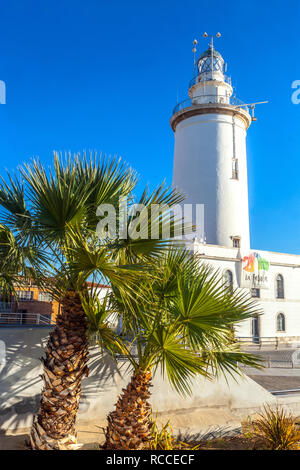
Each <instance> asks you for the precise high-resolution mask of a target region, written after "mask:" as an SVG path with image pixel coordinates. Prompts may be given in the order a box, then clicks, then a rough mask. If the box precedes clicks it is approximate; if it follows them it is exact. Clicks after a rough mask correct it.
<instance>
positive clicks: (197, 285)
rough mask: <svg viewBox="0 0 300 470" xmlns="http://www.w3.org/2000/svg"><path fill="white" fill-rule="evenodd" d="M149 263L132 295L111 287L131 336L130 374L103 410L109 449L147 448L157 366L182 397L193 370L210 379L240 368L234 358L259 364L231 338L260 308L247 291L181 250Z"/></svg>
mask: <svg viewBox="0 0 300 470" xmlns="http://www.w3.org/2000/svg"><path fill="white" fill-rule="evenodd" d="M153 269H154V272H155V274H153V276H152V277H151V278H146V279H144V281H143V282H141V283H140V284H139V288H138V289H136V297H135V299H133V298H132V296H131V298H130V299H127V298H124V295H123V294H122V293H120V292H119V291H118V289H113V294H112V298H111V305H112V307H113V309H114V310H115V311H116V312H117V313H118V314H119V315H120V316H121V317H122V321H123V334H124V335H125V336H128V335H130V334H133V338H132V347H131V348H128V350H127V355H128V359H129V361H130V363H131V366H132V369H133V375H132V378H131V381H130V383H129V384H128V386H127V387H126V388H125V389H123V391H122V394H121V395H120V397H119V398H118V401H117V403H116V407H115V410H114V411H112V412H111V413H110V414H109V415H108V418H107V420H108V426H107V429H106V442H105V445H104V447H105V448H106V449H127V450H128V449H140V448H145V447H147V446H149V443H150V440H151V429H152V426H153V423H152V420H151V406H150V404H149V402H148V399H149V398H150V387H151V380H152V376H153V372H155V371H156V370H157V369H158V368H161V370H162V372H163V374H166V376H167V378H168V380H169V381H170V383H171V385H172V386H173V387H174V388H175V389H176V390H177V391H178V392H179V393H181V394H182V395H185V394H187V393H190V390H191V388H190V385H191V380H192V379H193V378H194V377H195V376H196V375H198V374H200V375H202V376H205V377H207V378H210V379H212V378H213V377H215V376H216V375H218V374H219V373H222V372H223V373H226V372H227V373H230V374H234V373H239V370H240V369H239V364H245V365H251V366H257V367H258V366H259V361H258V359H257V358H256V357H254V356H252V355H249V354H246V353H243V352H242V351H240V349H239V346H238V344H236V343H235V342H233V341H232V335H231V328H232V326H233V325H235V324H236V323H238V322H241V321H244V320H245V319H248V318H250V317H252V316H253V315H254V314H256V313H257V307H256V304H255V303H254V302H253V301H252V300H251V299H249V298H248V297H247V295H245V294H244V293H239V292H237V291H235V292H231V291H229V289H228V287H226V286H225V285H224V284H223V282H222V278H221V277H220V276H219V274H218V273H214V272H213V271H212V270H211V269H210V268H209V267H207V266H204V265H201V264H200V263H199V261H198V260H197V259H196V258H195V257H193V256H191V255H190V254H188V253H187V252H185V251H182V250H171V251H169V253H167V254H165V255H164V256H161V257H160V258H159V259H158V260H156V261H155V263H154V266H153ZM144 293H146V296H145V295H144Z"/></svg>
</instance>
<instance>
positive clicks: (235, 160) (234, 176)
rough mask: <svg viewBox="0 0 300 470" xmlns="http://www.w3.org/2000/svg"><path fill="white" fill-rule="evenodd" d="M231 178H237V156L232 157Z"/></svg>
mask: <svg viewBox="0 0 300 470" xmlns="http://www.w3.org/2000/svg"><path fill="white" fill-rule="evenodd" d="M232 179H233V180H238V179H239V162H238V160H237V158H233V159H232Z"/></svg>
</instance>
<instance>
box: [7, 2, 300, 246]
mask: <svg viewBox="0 0 300 470" xmlns="http://www.w3.org/2000/svg"><path fill="white" fill-rule="evenodd" d="M299 22H300V3H299V1H298V0H297V1H296V0H295V1H290V0H287V1H285V2H282V1H275V0H273V1H272V2H270V1H266V0H265V1H264V0H260V1H257V0H254V1H253V0H252V1H251V2H250V1H249V2H241V1H230V0H227V1H225V0H223V1H221V0H214V1H212V2H208V1H195V0H193V1H191V0H184V1H183V0H180V1H178V0H161V1H157V0H152V1H151V2H142V1H131V0H127V1H119V0H118V1H111V2H108V1H103V0H80V1H78V0H60V1H52V0H51V1H50V0H43V1H41V0H35V1H34V0H13V1H10V2H7V1H4V0H2V1H1V2H0V79H1V80H4V81H5V82H6V85H7V104H6V105H0V159H1V168H2V171H1V173H2V174H3V172H4V168H5V167H7V168H8V169H13V168H15V167H16V166H17V165H18V164H20V163H22V162H23V161H27V160H29V159H30V158H31V157H32V156H39V157H40V158H41V159H42V161H43V162H45V163H48V162H50V159H51V155H52V151H53V150H71V151H74V152H75V151H79V150H82V149H97V150H99V151H100V150H102V151H103V152H104V153H107V154H117V155H120V156H122V157H124V158H125V159H126V160H127V161H128V162H129V163H130V164H131V165H132V166H133V167H134V168H136V169H137V171H138V172H139V174H140V175H141V183H140V187H141V186H142V185H144V184H146V183H150V185H151V187H152V186H154V185H156V184H158V183H159V182H161V181H162V180H163V179H166V180H167V182H168V183H171V178H172V159H173V144H174V141H173V133H172V131H171V129H170V127H169V118H170V115H171V112H172V109H173V107H174V105H175V104H176V101H177V96H179V99H185V98H186V95H187V84H188V82H189V79H191V78H192V74H193V65H192V63H193V61H192V52H191V49H192V41H193V39H194V37H196V38H198V39H200V38H201V34H202V33H203V31H207V32H208V33H210V32H217V31H220V32H221V33H222V38H221V39H218V40H217V43H216V48H217V49H218V50H219V51H220V52H221V53H222V55H223V57H224V58H225V60H226V61H227V62H228V75H231V77H232V81H233V85H234V86H235V87H236V90H237V97H239V98H240V99H242V100H243V101H245V102H252V101H261V100H265V99H268V100H270V103H269V104H267V105H261V106H260V107H257V116H258V121H257V122H256V123H254V124H252V126H251V128H250V129H249V131H248V144H247V145H248V170H249V173H248V178H249V199H250V223H251V241H252V247H255V248H257V249H269V250H272V251H282V252H294V253H300V243H299V241H300V199H299V175H300V151H299V147H300V145H299V137H300V132H299V130H300V129H299V127H300V126H299V124H300V104H299V105H293V104H292V102H291V94H292V89H291V83H292V82H293V81H294V80H297V79H298V80H300V60H299V54H300V35H299ZM206 47H207V41H205V40H204V39H201V40H200V42H199V47H198V49H199V51H200V50H204V49H206Z"/></svg>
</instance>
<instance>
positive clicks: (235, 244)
mask: <svg viewBox="0 0 300 470" xmlns="http://www.w3.org/2000/svg"><path fill="white" fill-rule="evenodd" d="M232 246H233V248H240V247H241V239H240V237H232Z"/></svg>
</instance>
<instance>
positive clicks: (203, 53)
mask: <svg viewBox="0 0 300 470" xmlns="http://www.w3.org/2000/svg"><path fill="white" fill-rule="evenodd" d="M211 53H213V56H214V57H217V58H218V59H222V60H224V59H223V57H222V56H221V54H220V52H218V51H216V50H215V49H213V50H212V49H211V47H209V48H208V49H207V50H206V51H204V52H202V54H201V55H200V57H199V59H198V61H199V60H201V59H204V57H211Z"/></svg>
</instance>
